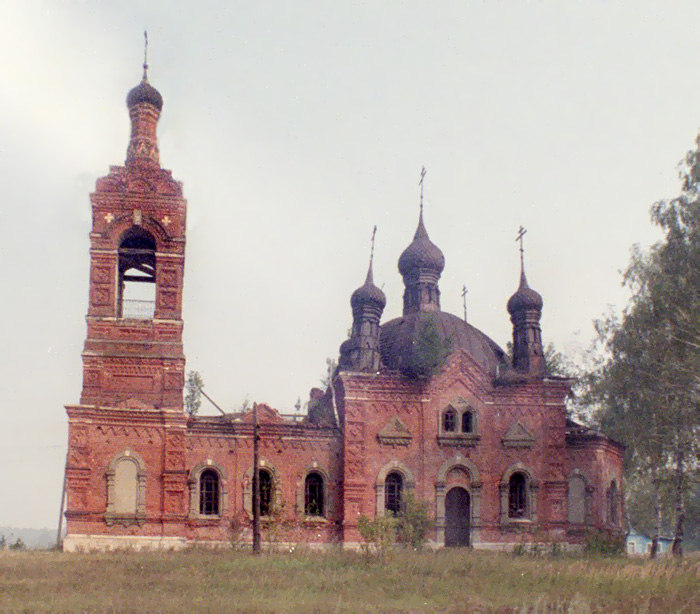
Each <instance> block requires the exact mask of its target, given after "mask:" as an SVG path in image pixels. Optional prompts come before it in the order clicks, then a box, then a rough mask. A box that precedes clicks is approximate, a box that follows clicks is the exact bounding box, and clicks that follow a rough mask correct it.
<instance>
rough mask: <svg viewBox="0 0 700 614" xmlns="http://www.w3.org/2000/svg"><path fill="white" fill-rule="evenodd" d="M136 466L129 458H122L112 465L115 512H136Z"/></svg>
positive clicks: (137, 486) (137, 484)
mask: <svg viewBox="0 0 700 614" xmlns="http://www.w3.org/2000/svg"><path fill="white" fill-rule="evenodd" d="M138 488H139V483H138V466H137V465H136V462H134V461H133V460H132V459H130V458H122V459H121V460H119V461H118V462H117V464H116V466H115V467H114V505H113V508H112V509H113V512H114V513H115V514H134V515H135V514H136V505H137V501H138Z"/></svg>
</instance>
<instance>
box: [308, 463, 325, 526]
mask: <svg viewBox="0 0 700 614" xmlns="http://www.w3.org/2000/svg"><path fill="white" fill-rule="evenodd" d="M304 513H305V514H306V515H307V516H323V513H324V510H323V478H322V477H321V476H320V475H319V474H318V473H316V472H313V473H309V475H307V476H306V482H305V485H304Z"/></svg>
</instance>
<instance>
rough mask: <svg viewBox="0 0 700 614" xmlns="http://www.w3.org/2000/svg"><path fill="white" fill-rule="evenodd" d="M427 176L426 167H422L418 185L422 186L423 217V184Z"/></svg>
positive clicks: (421, 207)
mask: <svg viewBox="0 0 700 614" xmlns="http://www.w3.org/2000/svg"><path fill="white" fill-rule="evenodd" d="M426 174H427V171H426V170H425V166H422V167H421V169H420V181H419V182H418V185H419V186H420V213H421V216H422V215H423V182H424V180H425V175H426Z"/></svg>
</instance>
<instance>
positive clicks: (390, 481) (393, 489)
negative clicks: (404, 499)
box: [384, 471, 403, 514]
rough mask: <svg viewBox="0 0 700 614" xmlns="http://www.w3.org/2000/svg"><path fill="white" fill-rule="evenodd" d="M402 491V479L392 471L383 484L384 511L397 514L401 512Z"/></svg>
mask: <svg viewBox="0 0 700 614" xmlns="http://www.w3.org/2000/svg"><path fill="white" fill-rule="evenodd" d="M402 491H403V477H402V476H401V474H400V473H399V472H397V471H392V472H391V473H390V474H389V475H387V476H386V480H385V482H384V509H385V510H386V511H387V512H393V513H394V514H398V513H399V512H400V511H401V493H402Z"/></svg>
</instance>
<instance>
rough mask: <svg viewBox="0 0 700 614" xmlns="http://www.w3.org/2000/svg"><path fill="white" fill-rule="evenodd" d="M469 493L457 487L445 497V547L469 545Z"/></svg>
mask: <svg viewBox="0 0 700 614" xmlns="http://www.w3.org/2000/svg"><path fill="white" fill-rule="evenodd" d="M470 508H471V506H470V501H469V493H468V492H467V491H466V490H465V489H464V488H460V487H459V486H456V487H455V488H451V489H450V491H449V492H448V493H447V496H446V497H445V546H468V545H469V517H470V516H471V509H470Z"/></svg>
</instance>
